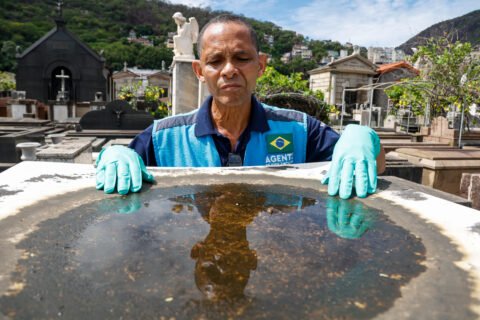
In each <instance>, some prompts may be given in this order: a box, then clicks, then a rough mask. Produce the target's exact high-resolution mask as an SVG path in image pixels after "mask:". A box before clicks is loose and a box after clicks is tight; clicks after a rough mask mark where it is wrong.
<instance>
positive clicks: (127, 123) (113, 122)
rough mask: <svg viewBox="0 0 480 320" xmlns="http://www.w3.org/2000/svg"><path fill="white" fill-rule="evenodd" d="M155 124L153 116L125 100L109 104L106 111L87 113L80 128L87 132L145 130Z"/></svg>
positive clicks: (81, 120) (81, 121)
mask: <svg viewBox="0 0 480 320" xmlns="http://www.w3.org/2000/svg"><path fill="white" fill-rule="evenodd" d="M152 123H153V116H152V115H151V114H149V113H147V112H142V111H136V110H133V108H132V107H131V106H130V105H129V104H128V102H126V101H124V100H115V101H112V102H109V103H108V104H107V105H106V107H105V109H104V110H93V111H89V112H87V113H86V114H85V115H84V116H83V117H82V118H81V119H80V126H81V127H82V129H87V130H89V129H90V130H95V129H100V130H143V129H145V128H147V127H148V126H149V125H151V124H152Z"/></svg>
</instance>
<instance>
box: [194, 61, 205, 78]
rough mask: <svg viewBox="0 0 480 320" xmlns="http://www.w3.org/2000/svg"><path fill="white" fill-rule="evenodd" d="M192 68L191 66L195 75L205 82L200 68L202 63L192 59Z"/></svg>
mask: <svg viewBox="0 0 480 320" xmlns="http://www.w3.org/2000/svg"><path fill="white" fill-rule="evenodd" d="M192 68H193V72H194V73H195V75H196V76H197V79H198V80H200V81H202V82H205V77H204V76H203V69H202V65H201V63H200V60H193V61H192Z"/></svg>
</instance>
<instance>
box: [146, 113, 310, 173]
mask: <svg viewBox="0 0 480 320" xmlns="http://www.w3.org/2000/svg"><path fill="white" fill-rule="evenodd" d="M263 108H264V109H265V113H266V116H267V122H268V125H269V127H270V130H269V131H267V132H257V131H252V132H251V134H250V140H249V141H248V144H247V147H246V150H245V157H244V161H243V165H245V166H264V165H267V166H268V165H284V164H293V163H304V162H305V158H306V153H307V115H306V114H305V113H302V112H299V111H295V110H288V109H280V108H276V107H271V106H268V105H265V104H263ZM196 115H197V110H194V111H192V112H189V113H186V114H181V115H177V116H172V117H168V118H164V119H160V120H156V121H155V122H154V124H153V131H152V141H153V147H154V149H155V158H156V160H157V165H158V166H159V167H220V166H221V161H220V156H219V155H218V151H217V148H216V147H215V142H214V141H213V138H212V136H211V135H206V136H201V137H197V136H195V125H196Z"/></svg>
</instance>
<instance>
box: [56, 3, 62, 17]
mask: <svg viewBox="0 0 480 320" xmlns="http://www.w3.org/2000/svg"><path fill="white" fill-rule="evenodd" d="M62 6H63V1H58V2H57V11H58V16H59V17H61V16H62Z"/></svg>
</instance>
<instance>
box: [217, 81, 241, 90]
mask: <svg viewBox="0 0 480 320" xmlns="http://www.w3.org/2000/svg"><path fill="white" fill-rule="evenodd" d="M241 87H242V86H241V85H239V84H234V83H232V84H224V85H221V86H220V89H222V90H235V89H238V88H241Z"/></svg>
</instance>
